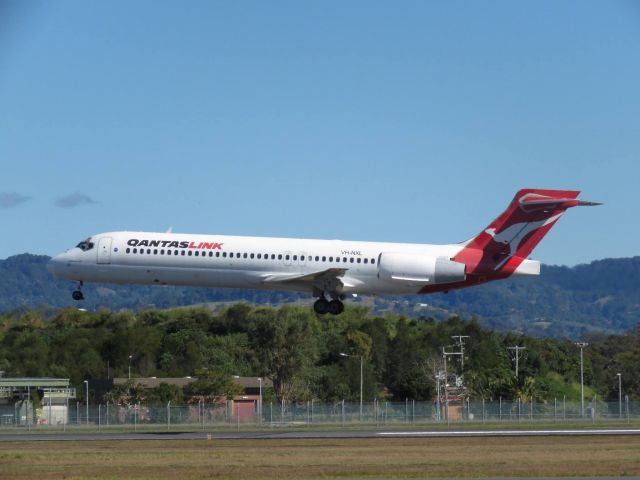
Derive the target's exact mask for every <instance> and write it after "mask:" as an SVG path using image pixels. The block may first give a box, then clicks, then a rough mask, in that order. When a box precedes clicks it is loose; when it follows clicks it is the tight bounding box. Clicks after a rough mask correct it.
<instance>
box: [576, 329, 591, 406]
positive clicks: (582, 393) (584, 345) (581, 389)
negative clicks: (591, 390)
mask: <svg viewBox="0 0 640 480" xmlns="http://www.w3.org/2000/svg"><path fill="white" fill-rule="evenodd" d="M576 345H577V346H578V348H580V416H581V417H584V362H583V356H582V351H583V350H584V348H585V347H588V346H589V344H588V343H587V342H576Z"/></svg>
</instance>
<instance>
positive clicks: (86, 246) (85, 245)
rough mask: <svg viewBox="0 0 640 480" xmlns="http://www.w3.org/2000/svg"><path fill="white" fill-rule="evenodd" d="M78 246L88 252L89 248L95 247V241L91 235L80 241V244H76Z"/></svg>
mask: <svg viewBox="0 0 640 480" xmlns="http://www.w3.org/2000/svg"><path fill="white" fill-rule="evenodd" d="M76 248H79V249H80V250H82V251H83V252H86V251H87V250H91V249H92V248H93V242H92V241H91V237H89V238H87V239H86V240H83V241H82V242H80V243H79V244H78V245H76Z"/></svg>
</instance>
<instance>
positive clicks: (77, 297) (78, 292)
mask: <svg viewBox="0 0 640 480" xmlns="http://www.w3.org/2000/svg"><path fill="white" fill-rule="evenodd" d="M71 298H73V299H74V300H78V301H79V300H84V295H83V294H82V280H81V281H80V283H79V284H78V289H77V290H74V291H73V293H72V294H71Z"/></svg>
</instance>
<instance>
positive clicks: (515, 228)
mask: <svg viewBox="0 0 640 480" xmlns="http://www.w3.org/2000/svg"><path fill="white" fill-rule="evenodd" d="M562 213H564V212H561V213H558V214H557V215H554V216H553V217H549V218H547V219H545V220H538V221H537V222H521V223H514V224H513V225H509V226H508V227H507V228H505V229H504V230H503V231H501V232H500V233H496V229H495V228H487V229H486V230H485V233H487V234H489V235H491V237H492V238H493V241H494V242H497V243H500V244H502V245H509V255H508V256H507V257H506V258H504V259H503V260H502V261H501V262H500V263H499V264H498V265H497V266H496V268H495V269H494V270H499V269H500V268H501V267H502V266H503V265H504V264H505V263H506V262H507V260H509V258H511V257H513V256H514V255H515V254H516V252H517V251H518V249H519V248H520V243H521V242H522V240H523V239H524V238H525V237H526V236H527V235H529V234H530V233H531V232H534V231H536V230H537V229H539V228H540V227H544V226H545V225H549V224H550V223H553V222H555V221H556V220H558V218H560V217H561V216H562Z"/></svg>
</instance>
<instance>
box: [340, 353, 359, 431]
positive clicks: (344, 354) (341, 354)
mask: <svg viewBox="0 0 640 480" xmlns="http://www.w3.org/2000/svg"><path fill="white" fill-rule="evenodd" d="M340 356H341V357H360V421H362V378H363V377H362V370H363V362H364V357H363V356H362V355H349V354H348V353H342V352H340Z"/></svg>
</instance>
